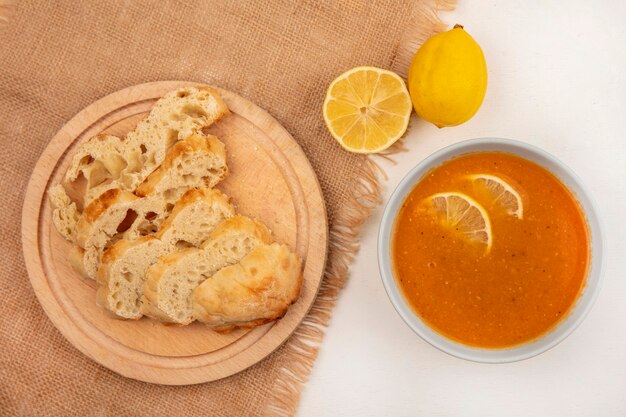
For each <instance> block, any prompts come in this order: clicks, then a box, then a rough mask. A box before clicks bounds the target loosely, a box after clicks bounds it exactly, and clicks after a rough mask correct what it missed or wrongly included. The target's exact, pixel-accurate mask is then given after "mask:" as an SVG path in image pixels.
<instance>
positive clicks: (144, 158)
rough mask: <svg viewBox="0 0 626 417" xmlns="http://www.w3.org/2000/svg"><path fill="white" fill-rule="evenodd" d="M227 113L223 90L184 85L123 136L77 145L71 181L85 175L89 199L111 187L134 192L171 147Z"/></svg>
mask: <svg viewBox="0 0 626 417" xmlns="http://www.w3.org/2000/svg"><path fill="white" fill-rule="evenodd" d="M228 114H229V111H228V107H227V106H226V104H225V103H224V101H223V100H222V98H221V97H220V96H219V93H218V92H217V91H216V90H214V89H212V88H208V87H186V88H181V89H178V90H175V91H172V92H170V93H168V94H166V95H165V96H163V97H162V98H161V99H159V100H158V101H157V102H156V104H155V105H154V107H153V108H152V110H151V111H150V114H149V115H148V117H147V118H146V119H144V120H142V121H141V122H139V124H138V125H137V127H136V128H135V129H134V130H132V131H131V132H129V133H128V134H127V136H126V138H125V139H120V138H118V137H116V136H111V135H98V136H95V137H94V138H92V139H90V140H89V141H88V142H86V143H84V144H82V145H81V146H79V148H78V149H77V150H76V153H75V154H74V157H73V158H72V163H71V165H70V167H69V169H68V171H67V173H66V176H65V180H66V181H67V182H70V183H71V182H73V181H76V180H77V179H78V178H79V177H80V176H81V174H82V175H83V176H84V177H85V179H86V182H87V185H86V191H85V203H84V205H85V206H87V205H88V204H89V203H90V202H91V201H92V200H93V199H95V198H97V197H98V196H99V195H100V194H102V193H103V192H105V191H107V190H108V189H111V188H120V189H123V190H129V191H132V190H134V189H135V188H136V187H137V186H138V185H139V184H141V183H142V182H143V181H144V180H145V179H146V178H147V177H148V175H150V173H151V172H152V171H154V170H155V169H156V168H157V167H158V166H159V165H160V164H161V162H162V161H163V159H164V158H165V155H166V153H167V151H168V149H169V148H170V147H171V146H173V145H174V144H175V143H176V142H177V141H178V140H182V139H184V138H186V137H188V136H190V135H191V134H193V133H196V132H198V131H199V130H200V129H201V128H203V127H206V126H210V125H211V124H213V123H215V122H216V121H217V120H219V119H221V118H222V117H224V116H226V115H228Z"/></svg>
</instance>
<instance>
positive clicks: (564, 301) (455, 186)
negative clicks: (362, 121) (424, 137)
mask: <svg viewBox="0 0 626 417" xmlns="http://www.w3.org/2000/svg"><path fill="white" fill-rule="evenodd" d="M479 177H480V178H482V179H483V180H482V182H481V181H476V180H473V178H474V179H475V178H479ZM484 178H495V179H496V180H498V181H501V183H502V184H503V186H499V187H500V188H499V189H501V190H505V188H503V187H506V189H507V190H510V192H509V193H507V194H506V195H504V194H503V195H498V194H494V190H493V189H492V190H490V189H488V188H487V187H485V186H484V184H485V180H484ZM441 193H448V194H446V195H454V196H466V197H467V200H468V201H470V202H472V204H474V203H475V204H474V205H475V206H476V207H478V208H477V209H473V210H474V212H475V214H476V216H480V215H481V214H482V215H483V216H484V217H487V218H486V219H484V221H483V222H482V223H480V226H479V227H481V228H482V229H481V231H480V233H481V235H482V237H481V238H480V239H472V238H471V236H472V234H470V233H465V232H462V231H463V230H464V229H463V228H460V227H459V225H458V224H456V223H454V224H453V223H450V224H447V225H446V224H442V220H441V217H440V216H439V217H438V216H437V215H436V214H434V212H433V210H431V209H425V207H429V202H430V201H432V200H431V199H432V197H433V196H437V195H440V194H441ZM461 202H463V201H462V200H461ZM516 204H518V205H519V207H518V206H516ZM522 209H523V212H522ZM444 210H446V209H444ZM447 210H448V211H449V210H450V208H449V207H448V209H447ZM463 210H465V211H464V213H467V212H469V211H470V210H468V209H466V208H463ZM448 217H450V213H449V212H448ZM457 217H458V216H457ZM457 217H454V216H453V218H455V219H456V218H457ZM455 221H456V220H455ZM447 226H450V227H447ZM460 230H461V232H460ZM487 234H489V236H490V240H489V246H487V245H486V244H485V242H486V241H487V238H486V237H485V236H486V235H487ZM468 236H470V238H468ZM391 257H392V263H393V269H394V275H395V278H396V280H397V282H398V285H399V287H400V289H401V291H402V293H403V295H404V297H405V298H406V300H407V302H408V304H409V305H410V306H411V307H412V308H413V310H414V311H415V313H416V314H417V315H418V316H419V317H421V319H422V320H424V322H426V323H427V324H428V325H429V326H431V327H432V328H433V329H434V330H436V331H437V332H439V333H441V334H443V335H444V336H446V337H448V338H450V339H452V340H456V341H458V342H460V343H463V344H466V345H470V346H477V347H483V348H505V347H511V346H515V345H518V344H521V343H525V342H528V341H531V340H534V339H536V338H537V337H539V336H541V335H543V334H544V333H546V332H547V331H549V330H550V329H552V328H554V327H555V325H556V324H557V323H558V322H559V321H560V320H561V319H562V318H563V317H565V316H566V315H567V313H568V312H569V311H570V309H571V308H572V306H573V305H574V304H575V302H576V300H577V298H578V296H579V295H580V293H581V290H582V288H583V287H584V284H585V279H586V275H587V269H588V265H589V234H588V230H587V224H586V220H585V217H584V215H583V213H582V210H581V208H580V205H579V204H578V202H577V201H576V199H575V197H574V195H573V194H572V193H571V192H570V191H569V190H568V189H567V188H566V186H565V185H564V184H562V183H561V182H560V181H559V180H558V179H557V178H556V177H555V176H554V175H553V174H551V173H550V172H549V171H547V170H546V169H544V168H542V167H540V166H539V165H537V164H535V163H533V162H531V161H528V160H526V159H523V158H520V157H518V156H515V155H513V154H509V153H504V152H476V153H470V154H465V155H462V156H459V157H457V158H454V159H451V160H449V161H446V162H444V163H443V164H442V165H440V166H438V167H435V168H434V169H432V170H431V171H430V172H428V173H427V174H426V175H424V177H423V178H422V179H421V180H420V181H419V182H418V183H417V184H416V185H415V187H414V188H413V190H412V191H411V192H410V194H409V195H408V197H407V198H406V200H405V201H404V203H403V205H402V207H401V209H400V211H399V213H398V215H397V218H396V220H395V224H394V232H393V234H392V244H391Z"/></svg>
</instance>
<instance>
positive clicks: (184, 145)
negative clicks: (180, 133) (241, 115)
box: [135, 133, 228, 200]
mask: <svg viewBox="0 0 626 417" xmlns="http://www.w3.org/2000/svg"><path fill="white" fill-rule="evenodd" d="M227 173H228V168H227V167H226V149H225V146H224V144H223V143H222V142H220V141H219V140H218V139H217V138H216V137H215V136H211V135H208V136H204V135H202V134H198V133H194V134H192V135H190V136H189V137H187V138H186V139H185V140H182V141H179V142H178V143H176V144H175V145H174V146H173V147H172V148H171V149H170V150H169V151H168V153H167V155H166V157H165V159H164V160H163V163H162V164H161V166H160V167H159V168H157V169H156V170H155V171H154V172H153V173H152V174H150V176H148V178H146V180H145V181H144V182H143V183H142V184H140V185H139V187H137V189H136V190H135V194H137V195H139V196H147V195H152V194H155V193H160V194H164V196H165V197H166V198H167V199H170V200H171V199H174V198H177V197H179V196H180V194H182V192H184V191H186V190H188V189H189V188H198V187H210V188H211V187H213V186H215V185H216V184H217V183H218V182H220V181H221V180H222V179H224V177H226V175H227ZM181 191H182V192H181Z"/></svg>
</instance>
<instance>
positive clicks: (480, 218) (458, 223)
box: [428, 192, 493, 251]
mask: <svg viewBox="0 0 626 417" xmlns="http://www.w3.org/2000/svg"><path fill="white" fill-rule="evenodd" d="M428 200H429V201H430V203H431V204H432V207H433V208H434V209H435V211H436V212H437V214H438V216H439V218H440V219H441V221H442V223H444V224H445V225H446V226H448V227H452V228H454V229H456V231H457V232H459V233H462V234H463V235H464V236H465V237H467V238H468V239H470V240H472V241H476V242H479V243H482V244H484V245H485V246H486V250H487V251H489V250H490V249H491V245H492V243H493V238H492V235H491V222H490V221H489V215H488V214H487V212H486V211H485V209H484V208H483V207H482V206H481V205H480V204H479V203H478V202H476V201H475V200H474V199H473V198H471V197H470V196H468V195H465V194H463V193H456V192H453V193H438V194H433V195H431V196H430V197H428Z"/></svg>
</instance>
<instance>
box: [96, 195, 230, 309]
mask: <svg viewBox="0 0 626 417" xmlns="http://www.w3.org/2000/svg"><path fill="white" fill-rule="evenodd" d="M234 214H235V210H234V208H233V206H232V205H231V204H230V203H229V201H228V197H227V196H225V195H224V194H222V193H221V192H220V191H218V190H212V189H193V190H189V191H187V192H186V193H185V194H184V195H183V196H182V197H181V198H180V199H179V200H178V202H177V203H176V205H175V206H174V209H173V210H172V214H171V215H170V216H169V217H168V218H167V219H166V220H165V222H164V223H163V224H162V226H161V228H160V229H159V231H158V232H157V233H156V235H150V236H144V237H140V238H138V239H135V240H127V239H122V240H120V241H118V242H116V243H115V244H114V245H113V246H111V247H110V248H108V249H107V250H106V252H105V253H104V255H103V256H102V263H101V264H100V267H99V269H98V285H99V288H98V305H100V306H101V307H103V308H105V309H106V310H108V311H110V312H111V313H113V314H114V315H116V316H118V317H123V318H127V319H138V318H140V317H141V315H142V314H141V296H142V294H143V283H144V280H145V275H146V269H147V268H148V267H149V266H150V265H152V264H153V263H155V262H156V261H157V260H158V259H159V258H160V257H161V256H163V255H165V254H167V253H170V252H172V251H175V250H177V249H178V248H180V247H187V246H199V245H200V244H201V243H202V242H204V241H205V240H207V239H208V238H209V235H210V233H211V232H212V231H213V229H214V228H215V226H217V225H218V224H220V223H221V222H222V221H224V220H225V219H227V218H230V217H232V216H233V215H234Z"/></svg>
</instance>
